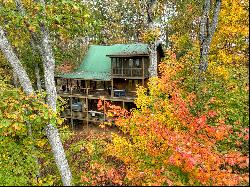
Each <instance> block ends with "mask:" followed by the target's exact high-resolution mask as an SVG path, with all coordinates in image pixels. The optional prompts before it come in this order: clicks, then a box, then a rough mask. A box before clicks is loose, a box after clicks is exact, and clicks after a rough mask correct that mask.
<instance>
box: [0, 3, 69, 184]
mask: <svg viewBox="0 0 250 187" xmlns="http://www.w3.org/2000/svg"><path fill="white" fill-rule="evenodd" d="M41 3H42V4H43V6H45V2H44V0H41ZM16 6H17V8H18V10H19V11H20V13H21V14H22V15H24V14H25V10H24V8H23V6H22V3H21V0H16ZM31 34H32V33H31ZM41 35H42V36H41V38H42V39H41V40H42V41H41V43H42V44H41V47H40V46H39V47H38V49H39V51H40V53H41V55H42V60H43V66H44V77H45V88H46V92H47V104H48V105H49V106H50V107H51V108H52V109H53V111H56V100H57V94H56V87H55V82H54V69H55V60H54V57H53V52H52V48H51V46H50V44H49V34H48V31H47V30H46V28H45V26H43V25H41ZM33 43H35V42H33ZM0 48H1V49H2V51H3V52H4V54H5V56H6V58H7V59H8V61H9V62H10V63H11V65H12V67H13V69H14V71H15V72H16V73H17V74H18V73H19V74H18V76H19V80H20V83H21V85H22V87H23V89H25V92H26V93H27V94H31V93H32V92H33V88H32V86H31V82H30V80H29V78H28V76H27V74H26V72H25V70H24V69H23V67H22V65H21V63H20V61H19V59H18V58H17V57H16V55H15V54H14V52H13V50H12V48H11V46H10V45H9V43H8V41H7V38H6V37H5V36H4V32H3V30H2V28H1V27H0ZM20 70H21V72H20ZM25 75H26V76H25ZM45 131H46V135H47V137H48V139H49V142H50V145H51V148H52V152H53V154H54V158H55V161H56V164H57V167H58V169H59V172H60V175H61V178H62V182H63V185H65V186H70V185H71V179H72V175H71V171H70V168H69V165H68V161H67V159H66V155H65V152H64V148H63V145H62V143H61V139H60V136H59V133H58V130H57V128H56V127H54V126H53V125H52V124H49V125H47V126H46V128H45Z"/></svg>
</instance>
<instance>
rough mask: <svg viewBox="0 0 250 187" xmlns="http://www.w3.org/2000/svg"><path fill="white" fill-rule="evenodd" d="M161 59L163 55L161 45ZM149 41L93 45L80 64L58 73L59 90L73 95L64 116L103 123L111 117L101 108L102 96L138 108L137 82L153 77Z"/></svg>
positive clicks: (59, 93)
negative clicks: (150, 68)
mask: <svg viewBox="0 0 250 187" xmlns="http://www.w3.org/2000/svg"><path fill="white" fill-rule="evenodd" d="M157 55H158V62H159V61H160V58H161V57H163V51H162V48H161V45H159V46H158V47H157ZM149 66H150V61H149V51H148V45H147V44H141V43H139V44H115V45H110V46H100V45H91V46H90V47H89V50H88V52H87V54H86V56H85V57H84V59H83V62H82V63H81V65H80V66H79V68H78V69H77V70H76V71H74V72H72V73H65V74H61V75H60V76H57V77H55V82H56V87H57V93H58V95H60V96H61V97H63V98H69V99H68V104H67V106H68V107H67V108H66V109H65V110H64V112H63V113H62V117H64V118H67V119H69V120H70V121H71V124H73V121H74V120H82V121H83V122H84V123H86V124H87V125H88V124H89V123H100V122H101V121H105V120H107V117H106V116H105V114H104V111H100V110H98V109H97V103H98V100H99V99H100V98H102V99H103V100H105V101H109V102H111V103H112V104H115V105H118V106H121V107H123V108H126V109H127V110H130V109H131V108H135V107H136V106H135V104H134V99H135V97H136V85H143V86H147V81H148V78H149Z"/></svg>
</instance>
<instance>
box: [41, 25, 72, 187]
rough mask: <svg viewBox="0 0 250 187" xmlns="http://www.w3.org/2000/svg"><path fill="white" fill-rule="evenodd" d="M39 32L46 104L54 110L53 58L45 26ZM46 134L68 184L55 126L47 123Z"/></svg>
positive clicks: (63, 153) (67, 173) (67, 175)
mask: <svg viewBox="0 0 250 187" xmlns="http://www.w3.org/2000/svg"><path fill="white" fill-rule="evenodd" d="M41 32H42V45H41V48H42V51H41V53H42V59H43V67H44V78H45V89H46V92H47V104H48V105H49V106H50V107H51V108H52V109H53V110H54V111H56V100H57V93H56V87H55V79H54V69H55V59H54V56H53V52H52V48H51V46H50V43H49V34H48V31H47V30H46V29H45V27H43V26H41ZM46 135H47V137H48V139H49V141H50V145H51V148H52V151H53V153H54V157H55V161H56V164H57V167H58V169H59V171H60V174H61V178H62V182H63V185H65V186H70V185H71V179H72V175H71V171H70V168H69V165H68V161H67V159H66V155H65V152H64V148H63V146H62V143H61V139H60V136H59V133H58V130H57V128H55V127H54V126H52V125H51V124H49V125H48V126H47V127H46Z"/></svg>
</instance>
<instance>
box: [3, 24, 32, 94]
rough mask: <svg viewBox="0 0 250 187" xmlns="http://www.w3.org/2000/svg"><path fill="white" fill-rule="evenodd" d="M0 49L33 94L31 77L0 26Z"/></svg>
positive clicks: (25, 90) (28, 92)
mask: <svg viewBox="0 0 250 187" xmlns="http://www.w3.org/2000/svg"><path fill="white" fill-rule="evenodd" d="M0 49H1V50H2V52H3V54H4V55H5V57H6V59H7V60H8V61H9V63H10V65H11V67H12V68H13V71H14V72H15V74H16V75H17V76H18V79H19V82H20V84H21V86H22V88H23V90H24V92H25V93H26V94H31V93H32V92H33V88H32V84H31V82H30V79H29V77H28V75H27V73H26V71H25V70H24V68H23V66H22V64H21V62H20V61H19V59H18V58H17V56H16V54H15V53H14V51H13V49H12V47H11V45H10V44H9V42H8V40H7V38H6V36H5V34H4V30H3V29H2V27H1V26H0Z"/></svg>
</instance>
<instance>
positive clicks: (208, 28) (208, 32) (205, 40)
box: [199, 0, 221, 73]
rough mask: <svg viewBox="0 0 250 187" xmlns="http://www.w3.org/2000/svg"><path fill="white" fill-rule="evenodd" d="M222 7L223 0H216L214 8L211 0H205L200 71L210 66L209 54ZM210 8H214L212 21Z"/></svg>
mask: <svg viewBox="0 0 250 187" xmlns="http://www.w3.org/2000/svg"><path fill="white" fill-rule="evenodd" d="M220 7H221V0H216V2H215V6H214V8H213V7H211V0H205V3H204V8H203V14H202V17H201V22H200V65H199V70H200V73H203V72H205V71H206V69H207V66H208V54H209V51H210V45H211V42H212V38H213V35H214V32H215V30H216V27H217V23H218V19H219V13H220ZM210 9H213V18H212V22H210V21H209V20H210V18H209V14H210Z"/></svg>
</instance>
